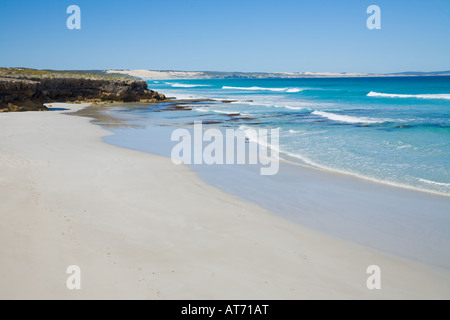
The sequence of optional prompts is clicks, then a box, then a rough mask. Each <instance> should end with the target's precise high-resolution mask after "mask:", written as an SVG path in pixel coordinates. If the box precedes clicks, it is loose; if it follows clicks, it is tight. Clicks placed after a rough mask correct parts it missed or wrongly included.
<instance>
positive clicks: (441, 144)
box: [121, 77, 450, 194]
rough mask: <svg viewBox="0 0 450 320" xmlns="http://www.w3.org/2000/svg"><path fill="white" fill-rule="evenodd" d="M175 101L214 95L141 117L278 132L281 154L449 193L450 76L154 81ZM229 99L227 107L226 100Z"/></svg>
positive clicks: (152, 121)
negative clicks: (172, 109)
mask: <svg viewBox="0 0 450 320" xmlns="http://www.w3.org/2000/svg"><path fill="white" fill-rule="evenodd" d="M148 83H149V87H150V88H152V89H154V90H156V91H158V92H161V93H164V94H166V95H167V96H170V97H177V98H181V99H183V98H209V99H215V100H217V101H208V102H200V103H192V104H188V105H186V107H187V108H185V109H184V110H180V111H177V112H158V113H155V112H153V111H154V110H155V108H154V107H152V106H149V107H148V108H140V109H138V110H127V109H123V110H121V114H122V116H124V114H126V113H130V116H131V113H133V114H134V115H136V114H137V113H139V121H140V122H141V124H142V123H147V124H152V125H167V124H169V123H170V124H174V125H180V126H183V124H184V123H191V122H192V121H193V120H203V121H208V122H216V126H219V127H220V126H221V124H222V126H227V127H235V128H240V129H241V130H244V131H245V130H246V129H248V128H280V152H281V153H280V157H281V158H284V159H286V160H289V161H292V162H298V163H302V164H308V165H312V166H316V167H320V168H324V169H330V170H333V171H339V172H345V173H350V174H353V175H357V176H360V177H364V178H368V179H372V180H376V181H380V182H384V183H388V184H394V185H400V186H405V187H409V188H417V189H422V190H428V191H433V192H439V193H445V194H450V77H399V78H397V77H395V78H394V77H392V78H386V77H383V78H333V79H256V80H255V79H212V80H150V81H148ZM224 99H227V100H232V101H233V102H232V103H222V101H221V100H224Z"/></svg>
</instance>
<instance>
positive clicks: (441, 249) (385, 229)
mask: <svg viewBox="0 0 450 320" xmlns="http://www.w3.org/2000/svg"><path fill="white" fill-rule="evenodd" d="M94 110H95V109H94ZM103 114H106V113H103ZM107 114H109V116H112V117H114V116H117V114H114V113H112V114H111V113H107ZM91 116H92V117H96V116H95V114H91ZM103 116H104V115H103ZM103 116H102V117H103ZM119 119H121V118H120V116H119V118H117V119H116V121H119V124H116V125H115V126H117V127H118V130H115V129H114V126H113V127H112V128H109V127H108V126H106V127H105V128H106V129H107V130H110V131H112V132H114V133H116V134H115V135H112V136H108V137H106V138H105V139H103V140H104V141H105V142H107V143H109V144H112V145H115V146H119V147H123V148H126V149H131V150H138V151H144V152H146V153H149V154H157V155H159V156H164V157H166V158H167V159H170V150H171V145H170V142H169V141H170V134H171V132H172V130H173V129H175V128H177V126H174V127H168V128H166V129H165V128H164V127H159V126H156V127H155V126H148V127H142V128H140V127H139V128H133V127H128V126H125V128H124V129H125V130H122V129H120V128H121V126H122V125H121V124H120V121H124V123H127V121H126V120H119ZM124 119H127V118H124ZM130 123H133V121H131V122H130ZM103 124H104V123H103ZM99 125H102V123H100V124H99ZM133 129H138V130H133ZM172 147H173V145H172ZM189 168H190V169H191V170H193V171H194V172H196V173H197V175H198V177H199V178H201V179H202V180H203V181H204V182H206V183H208V184H209V185H213V186H215V187H217V188H219V189H221V190H223V191H224V192H226V193H228V194H231V195H234V196H237V197H239V198H240V199H242V200H244V201H249V202H251V203H254V204H257V205H259V206H262V207H263V208H265V209H266V210H268V211H270V212H271V213H273V214H275V215H277V216H280V217H282V218H284V219H286V220H287V221H290V222H294V223H296V224H298V225H301V226H304V227H308V228H310V229H314V230H316V231H318V232H322V233H325V234H327V235H332V236H334V237H338V238H340V239H343V240H346V241H350V242H352V243H359V244H361V245H364V246H367V247H370V248H373V249H375V250H379V251H381V252H385V253H388V254H393V255H395V256H401V257H403V258H406V259H411V260H414V261H417V262H420V263H424V264H426V265H431V266H434V267H439V268H443V269H444V270H445V271H448V270H449V269H450V259H449V258H448V257H449V255H448V254H447V252H446V250H445V248H448V244H449V243H450V237H449V236H448V230H449V228H450V221H449V219H448V218H447V214H446V212H447V211H448V207H449V206H450V201H449V199H448V197H443V196H441V195H436V194H433V193H426V192H421V191H417V190H410V189H407V188H399V187H397V186H389V185H387V184H381V183H378V182H374V181H371V180H367V179H361V178H359V177H355V176H352V175H345V174H341V173H335V172H332V171H327V170H323V169H317V168H314V167H311V166H302V165H292V164H289V163H287V162H281V163H280V172H279V173H278V174H277V175H275V176H273V177H261V176H260V175H259V173H258V172H257V171H258V168H256V167H255V166H249V165H234V166H233V165H227V166H221V165H218V166H217V165H216V166H214V165H212V166H209V165H190V166H189ZM402 225H403V227H401V226H402ZM428 234H433V236H428Z"/></svg>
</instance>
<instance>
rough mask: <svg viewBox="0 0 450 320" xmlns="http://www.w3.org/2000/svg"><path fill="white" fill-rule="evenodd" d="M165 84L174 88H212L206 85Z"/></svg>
mask: <svg viewBox="0 0 450 320" xmlns="http://www.w3.org/2000/svg"><path fill="white" fill-rule="evenodd" d="M165 84H170V85H171V86H172V87H174V88H197V87H210V86H209V85H206V84H184V83H170V82H166V83H165Z"/></svg>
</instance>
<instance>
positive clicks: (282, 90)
mask: <svg viewBox="0 0 450 320" xmlns="http://www.w3.org/2000/svg"><path fill="white" fill-rule="evenodd" d="M222 89H223V90H247V91H274V92H288V93H297V92H301V91H303V90H305V89H302V88H263V87H229V86H223V87H222Z"/></svg>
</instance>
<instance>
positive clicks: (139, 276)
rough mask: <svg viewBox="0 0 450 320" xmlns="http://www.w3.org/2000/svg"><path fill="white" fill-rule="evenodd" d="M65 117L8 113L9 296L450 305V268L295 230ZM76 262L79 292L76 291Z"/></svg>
mask: <svg viewBox="0 0 450 320" xmlns="http://www.w3.org/2000/svg"><path fill="white" fill-rule="evenodd" d="M52 105H53V106H57V107H61V108H69V109H71V110H70V111H75V110H79V109H81V108H83V107H85V106H86V105H65V104H58V105H56V104H52ZM68 111H69V110H68ZM64 112H66V111H51V112H46V113H26V114H23V113H22V114H17V113H16V114H1V115H0V123H1V126H0V138H1V139H0V148H1V150H2V154H1V157H0V173H1V174H0V176H1V177H2V179H1V180H0V181H1V182H0V191H1V193H2V194H4V195H5V194H7V195H9V196H8V198H7V199H5V200H4V201H2V204H1V205H0V212H1V216H0V217H1V220H2V224H0V228H1V232H0V239H1V241H0V243H1V252H2V259H1V260H0V271H1V272H0V284H1V285H0V287H1V288H2V289H1V290H0V297H2V298H5V299H12V298H30V299H37V298H40V299H51V298H56V299H83V298H89V299H92V298H98V299H100V298H106V299H111V298H122V299H131V298H137V299H317V298H324V299H345V298H366V299H387V298H392V299H402V298H406V299H413V298H424V299H433V298H437V299H448V298H449V297H450V285H449V284H450V274H449V273H448V272H447V273H444V272H442V270H438V269H436V268H432V267H428V266H424V265H422V264H418V263H415V262H411V261H408V260H405V259H402V258H398V257H393V256H390V255H387V254H383V253H380V252H378V251H376V250H372V249H368V248H366V247H364V246H360V245H358V244H354V243H350V242H347V241H343V240H340V239H337V238H334V237H331V236H329V235H326V234H323V233H320V232H316V231H313V230H311V229H309V228H305V227H302V226H299V225H297V224H294V223H292V222H289V221H286V220H284V219H283V218H280V217H277V216H276V215H274V214H272V213H270V212H269V211H267V210H265V209H263V208H261V207H259V206H257V205H255V204H252V203H250V202H245V201H242V200H240V199H238V198H237V197H235V196H232V195H229V194H227V193H225V192H223V191H221V190H219V189H217V188H215V187H213V186H210V185H208V184H207V183H205V182H203V181H202V180H200V179H199V178H198V176H197V174H196V173H195V172H193V171H192V170H191V169H189V168H187V167H184V166H181V167H180V166H174V165H173V164H172V163H171V161H170V159H167V158H164V157H160V156H156V155H150V154H146V153H143V152H138V151H132V150H126V149H123V148H118V147H115V146H112V145H109V144H107V143H105V142H103V141H102V139H103V137H105V136H110V135H111V134H112V133H111V132H109V131H106V130H105V129H103V128H100V127H99V126H96V125H93V124H92V123H91V119H87V118H82V117H73V116H68V115H66V114H62V113H64ZM174 199H176V201H173V200H174ZM73 264H78V265H80V267H81V269H82V274H83V279H84V280H83V286H82V290H80V291H69V290H67V288H65V280H66V277H67V275H66V274H65V270H66V268H67V266H68V265H73ZM372 264H378V265H380V266H381V268H382V270H383V271H382V272H383V273H382V276H383V280H382V281H383V282H382V283H383V285H382V290H379V291H378V290H375V291H370V290H368V289H367V287H366V279H367V276H368V275H367V274H366V268H367V267H368V266H369V265H372Z"/></svg>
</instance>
